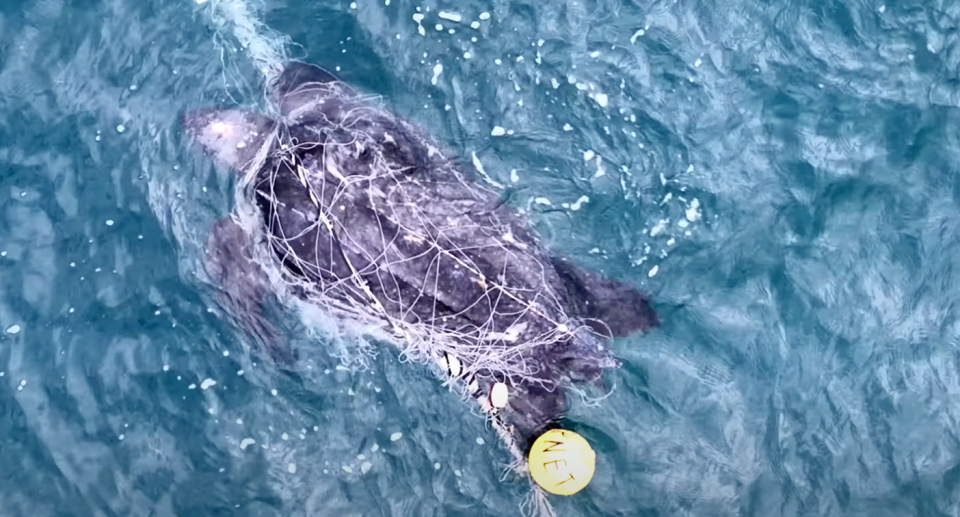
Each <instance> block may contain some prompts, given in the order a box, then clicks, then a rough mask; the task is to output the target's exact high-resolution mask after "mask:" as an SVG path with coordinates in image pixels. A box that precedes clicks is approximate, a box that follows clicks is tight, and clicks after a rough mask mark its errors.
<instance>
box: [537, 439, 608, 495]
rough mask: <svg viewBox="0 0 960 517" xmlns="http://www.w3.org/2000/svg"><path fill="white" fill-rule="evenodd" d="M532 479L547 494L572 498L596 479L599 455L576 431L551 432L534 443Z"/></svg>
mask: <svg viewBox="0 0 960 517" xmlns="http://www.w3.org/2000/svg"><path fill="white" fill-rule="evenodd" d="M528 460H529V462H530V475H531V476H532V477H533V480H534V481H535V482H536V483H537V484H538V485H540V487H542V488H543V489H544V490H546V491H547V492H550V493H551V494H556V495H573V494H576V493H577V492H579V491H581V490H583V488H584V487H585V486H587V485H588V484H589V483H590V480H591V479H593V472H594V469H595V468H596V463H597V453H595V452H593V449H592V448H590V444H589V443H587V441H586V440H585V439H584V438H583V437H582V436H580V435H579V434H577V433H575V432H573V431H567V430H565V429H551V430H549V431H547V432H545V433H543V434H542V435H540V437H539V438H537V441H535V442H533V447H532V448H531V449H530V455H529V458H528Z"/></svg>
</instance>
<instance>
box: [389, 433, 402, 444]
mask: <svg viewBox="0 0 960 517" xmlns="http://www.w3.org/2000/svg"><path fill="white" fill-rule="evenodd" d="M400 438H403V433H393V434H391V435H390V441H391V442H395V441H397V440H399V439H400Z"/></svg>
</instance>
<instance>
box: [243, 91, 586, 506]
mask: <svg viewBox="0 0 960 517" xmlns="http://www.w3.org/2000/svg"><path fill="white" fill-rule="evenodd" d="M291 99H294V100H295V101H296V103H292V102H291V105H293V106H294V107H293V108H288V107H286V106H285V104H284V103H285V102H286V101H288V100H291ZM274 100H275V101H277V102H276V103H275V104H276V105H275V106H273V107H272V110H273V111H274V115H276V116H278V118H279V120H281V122H280V123H279V124H278V125H277V127H275V128H274V129H273V130H272V132H271V133H270V135H269V136H268V138H267V139H266V141H265V143H264V145H263V146H262V147H261V149H260V150H259V152H258V154H257V157H256V158H255V159H254V160H253V162H252V164H251V165H250V166H249V167H247V169H246V170H245V171H244V175H243V177H242V179H241V181H239V182H238V186H237V188H238V193H237V194H238V195H237V196H236V197H237V202H238V207H237V214H238V218H239V220H240V223H241V225H242V226H243V227H244V228H245V229H246V230H247V231H248V232H249V233H250V234H251V236H252V237H253V239H254V241H255V242H259V243H261V244H262V245H261V246H255V249H256V250H257V251H256V253H258V254H259V256H258V257H256V258H257V260H258V262H259V263H261V264H265V265H268V264H276V263H277V258H280V259H281V260H280V262H281V263H282V264H283V265H284V267H270V266H267V269H268V274H269V275H270V276H271V277H272V279H274V280H275V282H278V283H279V285H284V286H286V288H287V289H286V290H287V292H288V293H289V294H290V295H291V296H292V297H295V298H299V299H301V300H307V301H308V302H309V303H311V304H313V305H316V306H319V307H322V308H323V309H324V310H325V311H326V312H327V313H329V314H331V315H334V316H335V317H337V318H338V319H341V320H343V321H346V322H349V325H350V326H352V327H354V328H364V329H367V330H368V331H373V333H374V334H375V335H374V336H372V337H380V338H385V339H388V340H389V341H390V342H392V343H394V344H396V345H397V346H398V347H399V348H400V350H401V356H402V357H403V358H405V359H408V360H412V361H416V362H419V363H424V364H433V365H445V364H446V363H445V361H446V358H447V357H449V356H452V357H456V358H457V359H459V362H460V363H462V366H463V370H462V373H461V374H460V375H457V376H455V377H447V384H448V385H449V384H451V383H454V382H456V381H460V382H458V383H457V384H456V385H457V386H459V388H460V390H459V391H460V393H461V395H462V396H463V397H464V399H468V398H470V397H473V398H476V399H477V401H478V402H480V405H481V407H482V408H483V410H484V412H485V413H486V414H487V415H488V416H489V417H490V422H491V424H492V425H493V426H494V427H495V429H496V430H497V432H498V434H499V435H500V437H501V439H502V440H503V441H504V443H505V444H506V445H507V446H508V447H509V448H510V450H511V452H512V454H513V456H514V459H515V461H514V463H513V464H512V465H511V467H512V468H513V470H515V471H517V472H520V473H526V471H527V465H526V458H525V457H524V455H523V453H522V451H521V450H520V447H519V445H518V443H517V441H516V439H515V437H514V436H513V434H512V432H511V429H510V428H509V427H508V426H507V425H505V424H504V422H503V421H502V420H501V419H500V417H499V415H498V414H497V412H496V410H495V409H494V408H492V407H491V406H490V404H489V402H488V400H487V399H486V398H484V397H482V396H478V393H480V394H482V392H484V390H481V389H480V383H483V385H484V386H489V385H491V384H492V383H494V382H504V383H506V384H508V385H511V386H518V385H519V384H520V383H524V384H527V385H537V386H539V387H543V388H545V389H548V390H549V389H553V388H554V387H555V386H554V382H555V379H556V375H555V374H554V372H544V371H542V370H543V369H544V368H546V367H547V366H545V365H544V364H543V362H542V361H541V360H539V359H540V358H542V357H545V356H546V355H547V354H546V353H543V354H537V353H534V352H535V351H537V349H539V348H541V347H551V346H556V345H557V344H558V343H565V342H567V341H569V340H570V339H572V337H573V334H574V333H576V332H580V331H581V330H586V331H589V327H586V326H584V325H583V324H582V323H575V322H574V320H571V319H570V318H569V317H568V316H567V315H566V313H565V311H564V308H563V307H564V306H563V302H562V300H560V299H558V296H557V294H556V293H558V292H559V290H558V289H557V284H556V278H555V275H554V278H548V275H547V271H552V269H548V268H550V267H551V266H550V265H549V264H547V263H546V260H547V259H546V257H545V256H544V255H543V254H542V252H541V251H540V250H539V247H538V246H537V243H536V241H535V239H534V238H533V237H532V232H530V231H529V229H528V228H527V227H526V226H525V225H524V224H523V222H522V221H521V220H520V219H519V218H517V217H516V216H514V215H512V214H511V213H510V212H509V211H507V210H506V209H505V208H501V207H500V203H499V199H498V197H497V196H496V195H495V194H494V193H492V192H490V191H488V190H486V189H485V188H483V187H482V186H480V185H478V184H476V183H472V182H470V181H468V180H467V179H466V178H465V177H464V176H463V175H462V173H461V172H460V171H459V170H458V168H457V167H456V164H454V163H452V162H450V161H448V160H446V159H445V158H443V156H442V155H441V153H440V151H439V150H437V149H436V147H434V146H433V145H432V144H431V143H430V142H428V141H427V140H426V139H425V137H423V136H421V133H420V132H419V131H416V130H415V129H414V128H413V127H411V126H410V125H408V124H406V123H405V122H402V121H398V120H397V119H396V118H394V117H392V116H390V115H389V114H387V113H386V112H385V111H383V110H382V109H381V108H380V107H379V106H377V105H376V104H375V103H373V102H372V99H361V98H358V97H356V96H354V95H353V94H352V92H350V91H349V90H348V89H346V88H345V87H343V86H342V85H340V84H339V83H322V84H320V83H311V84H306V85H301V87H300V88H298V89H296V90H294V91H292V92H287V94H286V96H285V97H283V98H279V99H274ZM305 118H309V120H310V123H309V124H297V123H296V122H295V121H302V120H304V119H305ZM371 121H373V122H371ZM378 121H382V122H384V124H385V125H382V124H379V123H378ZM391 124H392V125H391ZM305 128H307V129H305ZM308 128H321V129H319V130H317V129H308ZM401 138H404V139H408V141H409V140H410V139H413V140H414V142H412V143H413V144H415V145H414V147H416V148H418V149H427V150H429V152H428V153H427V154H428V156H426V157H423V156H419V157H413V158H415V159H423V160H426V163H421V164H419V166H415V165H412V164H411V163H409V161H410V160H411V159H412V158H411V157H410V156H400V155H399V152H400V151H401V150H402V149H401V148H402V147H403V146H402V145H396V144H397V142H396V141H395V140H393V139H401ZM391 145H393V147H395V148H396V150H394V151H391V149H393V148H392V147H391ZM414 161H416V160H414ZM414 169H416V170H414ZM425 183H431V184H430V185H429V186H427V185H425ZM291 185H293V186H294V187H295V189H294V191H293V193H291ZM428 187H429V188H428ZM428 193H429V194H430V195H429V196H428ZM291 196H293V197H291ZM297 196H299V197H297ZM437 197H439V199H437ZM294 198H296V199H294ZM358 213H359V214H363V215H364V216H365V217H366V219H364V218H361V217H359V216H357V214H358ZM291 221H296V222H297V224H290V223H291ZM372 237H373V238H372ZM481 257H483V260H481ZM490 257H495V258H494V259H489V258H490ZM491 268H495V269H491ZM451 275H454V276H457V279H456V282H459V284H456V285H454V284H451V283H450V282H451V280H450V278H445V277H449V276H451ZM451 289H452V290H453V294H451V292H452V291H451ZM471 293H473V294H471ZM458 297H459V298H458ZM464 297H466V298H464ZM463 299H469V302H470V303H467V304H459V306H458V302H460V301H462V300H463ZM451 307H454V308H453V309H452V308H451ZM478 314H479V315H482V317H481V318H479V319H478V318H477V315H478ZM376 329H381V330H379V331H378V330H376ZM368 351H369V349H366V350H363V351H362V352H363V353H366V352H368ZM361 355H362V354H361ZM534 492H535V493H534V494H533V499H532V500H531V501H530V503H531V505H532V507H533V508H536V509H538V511H539V513H540V514H544V515H551V514H552V510H550V509H549V504H548V503H546V499H545V497H544V495H543V493H542V492H540V490H539V488H538V487H536V486H535V485H534Z"/></svg>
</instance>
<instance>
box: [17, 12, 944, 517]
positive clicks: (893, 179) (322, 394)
mask: <svg viewBox="0 0 960 517" xmlns="http://www.w3.org/2000/svg"><path fill="white" fill-rule="evenodd" d="M235 3H236V4H239V5H243V6H244V7H245V8H246V10H247V15H249V19H252V20H255V21H256V22H258V23H260V24H262V26H260V27H259V28H258V29H257V31H259V33H260V34H261V36H263V37H264V38H267V41H273V42H280V41H286V42H287V45H286V50H287V52H288V55H289V57H294V58H302V59H305V60H307V61H311V62H314V63H317V64H321V65H323V66H325V67H327V68H329V69H337V70H338V73H339V75H340V77H341V78H343V79H344V80H347V81H350V82H351V83H353V84H355V85H357V86H358V87H359V88H361V89H363V90H364V91H366V92H369V93H373V94H377V95H380V96H381V97H382V102H383V103H384V105H385V106H387V107H388V108H389V109H391V110H393V111H395V112H398V113H400V114H402V115H404V116H406V117H409V118H410V119H412V120H414V121H415V122H416V123H418V124H420V125H421V126H423V127H426V128H428V129H429V130H430V131H431V132H432V133H433V134H434V135H435V136H436V137H437V138H438V139H439V140H440V141H442V142H443V143H444V145H445V146H446V147H447V148H448V149H450V150H452V151H454V152H455V153H457V154H459V155H461V156H462V157H464V163H465V164H467V166H471V165H472V164H473V163H474V161H476V162H478V163H480V164H481V165H482V167H483V169H484V170H485V172H486V174H487V175H489V177H490V178H491V180H492V181H495V182H497V183H498V184H500V185H501V187H498V188H500V189H501V190H502V191H503V192H504V193H505V196H506V198H507V199H508V200H509V202H510V203H512V204H514V205H515V206H516V207H517V208H519V209H523V210H525V211H526V212H527V213H528V214H529V217H530V218H531V219H532V221H533V222H534V224H535V225H536V226H537V228H538V229H539V230H540V231H541V233H542V235H543V238H544V242H545V243H546V244H547V245H549V246H550V247H552V248H553V249H556V250H558V251H559V252H562V253H564V254H567V255H569V256H571V257H574V258H575V259H576V260H577V261H579V262H581V263H583V264H584V265H587V266H589V267H591V268H594V269H598V270H602V271H603V272H604V273H605V274H607V275H609V276H611V277H614V278H617V279H619V280H622V281H625V282H629V283H631V284H633V285H635V286H637V287H638V288H640V289H642V290H644V291H646V292H648V293H650V294H651V296H652V298H653V300H655V303H656V308H657V310H658V311H659V312H660V315H661V319H662V325H661V326H660V327H659V328H657V329H655V330H653V331H652V332H649V333H647V334H643V335H634V336H631V337H629V338H623V339H617V340H615V341H614V342H613V343H612V345H611V346H612V347H613V349H614V350H615V351H616V353H617V354H618V355H619V356H620V357H622V358H623V359H624V365H623V367H622V369H620V370H617V371H612V372H609V374H608V376H607V381H608V384H609V385H611V386H614V390H613V392H612V394H611V395H610V396H609V397H608V398H606V399H604V400H603V401H602V402H600V403H599V404H598V405H590V404H586V403H585V402H584V401H582V400H581V399H580V398H578V397H571V405H570V413H569V415H568V416H569V424H568V425H570V426H571V427H572V428H573V429H575V430H577V431H578V432H580V433H581V434H583V435H584V436H585V437H587V439H588V440H590V442H591V443H592V444H593V446H594V448H595V449H596V450H597V453H598V464H597V471H596V475H595V477H594V479H593V482H592V483H591V484H590V486H589V487H588V488H587V489H585V490H584V491H583V492H581V493H579V494H577V495H575V496H572V497H569V498H562V497H552V498H551V501H552V502H553V505H554V508H555V509H556V511H557V514H558V515H559V516H561V517H573V516H601V515H602V516H607V515H611V516H681V515H682V516H698V517H699V516H704V517H709V516H734V515H737V516H755V517H770V516H780V515H782V516H801V515H804V516H871V517H879V516H897V517H904V516H957V515H958V514H960V503H958V501H960V435H958V432H957V427H958V425H960V351H958V345H960V339H958V338H960V320H958V307H957V296H958V293H960V290H958V289H960V285H958V284H960V282H958V278H960V276H958V275H960V219H958V212H960V176H958V173H960V141H958V140H960V110H958V105H960V75H958V74H960V38H958V27H960V4H958V3H956V2H949V1H937V0H933V1H926V2H917V1H904V2H891V3H890V4H888V5H884V4H883V3H882V1H881V0H873V1H850V0H844V1H837V0H831V1H783V0H774V1H772V2H759V1H756V0H732V1H719V0H691V1H684V2H675V1H653V2H646V1H643V2H631V1H613V0H560V1H549V2H535V1H530V0H514V1H509V2H508V1H504V0H493V1H478V0H464V1H457V2H453V1H450V0H427V1H424V2H421V3H416V2H413V1H411V0H392V1H389V2H386V1H384V0H356V3H355V5H354V6H351V2H350V1H348V0H336V1H334V0H319V1H304V0H264V1H263V2H257V1H255V0H247V2H246V3H242V2H239V1H237V2H235ZM221 7H222V6H221ZM216 9H217V8H216V6H214V5H213V2H204V3H199V4H198V3H197V2H196V1H195V0H156V1H149V2H148V1H135V0H84V1H80V0H78V1H68V0H35V1H17V0H3V1H2V2H0V252H2V253H0V372H2V373H0V375H2V377H0V515H2V516H4V517H6V516H29V517H40V516H77V517H86V516H124V517H125V516H144V517H146V516H156V517H161V516H177V517H194V516H227V515H230V516H234V515H236V516H502V515H517V514H519V506H518V505H519V503H520V502H521V500H522V499H523V497H524V496H525V495H526V494H528V492H529V490H528V486H527V484H526V482H524V481H520V480H517V479H516V478H512V477H509V476H508V477H507V479H506V480H504V481H501V480H500V476H501V473H502V472H503V465H504V464H505V463H507V462H509V461H510V456H509V453H508V452H507V451H506V450H505V449H504V448H503V447H502V446H501V445H500V444H499V441H498V439H497V437H496V434H495V433H494V432H493V431H492V430H491V429H490V428H489V427H488V426H486V425H485V424H484V422H483V420H482V419H481V418H479V417H478V416H476V410H475V409H474V408H472V407H470V406H467V405H465V404H463V403H462V402H461V401H460V400H459V399H458V397H457V396H455V395H454V394H452V393H450V392H448V391H447V390H446V389H445V388H443V387H442V386H441V385H440V382H439V381H438V380H437V379H436V378H434V377H433V375H432V374H431V373H430V371H429V370H428V369H426V368H424V367H423V366H420V365H417V364H412V363H409V362H405V361H403V360H401V359H400V358H398V357H397V353H396V349H393V348H389V347H386V346H385V347H383V348H381V349H380V353H379V354H378V355H377V356H376V358H375V360H373V361H372V363H371V364H370V366H369V368H367V369H364V370H346V369H344V368H339V369H338V368H337V366H338V364H340V360H339V359H338V358H337V354H335V353H333V352H332V350H331V347H330V346H328V343H327V342H325V341H324V340H323V339H319V338H317V337H316V336H315V334H314V333H311V331H310V330H309V327H310V321H308V320H307V319H305V318H303V317H301V316H293V315H291V313H290V312H289V311H285V309H284V308H283V307H280V306H277V307H275V309H276V310H275V311H274V312H275V314H274V315H273V316H272V317H274V318H275V320H276V321H278V322H282V324H283V325H284V326H283V329H284V334H285V336H286V337H287V338H288V339H289V340H290V342H291V343H292V344H293V346H295V347H296V348H297V349H298V350H299V351H300V362H299V363H298V365H297V367H296V368H295V369H294V370H293V371H287V370H284V369H281V368H279V367H278V366H277V365H276V364H274V363H273V362H272V361H271V360H270V358H269V356H267V355H265V354H264V353H263V352H262V351H260V350H258V349H255V348H253V347H252V346H251V341H250V339H248V337H247V336H245V335H244V334H243V332H242V331H240V330H239V329H238V328H235V327H234V326H233V325H232V324H230V323H229V320H228V319H227V318H225V317H224V315H223V314H221V313H220V312H219V310H215V309H214V304H213V302H212V298H211V289H212V288H211V286H210V285H209V284H208V283H207V282H206V281H205V280H204V278H205V277H204V276H203V273H202V271H203V253H202V245H203V242H204V241H205V239H206V235H207V232H208V231H209V229H210V227H211V225H212V224H213V222H214V221H215V220H216V219H217V218H219V217H223V216H225V215H226V214H228V213H229V211H230V210H231V207H232V203H233V199H232V197H233V182H234V179H235V178H233V177H232V176H231V174H230V173H229V172H228V171H225V170H222V169H220V168H217V167H215V166H214V165H213V164H212V163H211V161H210V159H209V158H207V157H204V156H203V155H202V153H198V152H197V150H196V149H194V148H192V147H191V145H190V143H189V142H188V141H187V139H186V138H185V135H183V134H182V132H181V130H180V127H179V120H180V117H181V116H182V115H183V113H185V112H186V111H187V110H190V109H197V108H201V107H207V106H213V105H231V106H234V105H244V106H248V107H249V106H262V105H263V104H264V102H265V101H264V92H263V84H262V82H263V75H262V74H261V73H260V71H259V69H258V65H257V61H256V59H254V58H252V57H251V53H250V52H249V50H250V49H249V48H248V49H244V48H243V46H242V45H241V43H240V42H239V41H238V39H237V34H238V33H237V31H236V27H237V24H236V23H235V21H234V22H231V21H224V19H223V16H221V15H217V14H215V13H216V12H218V11H217V10H216ZM441 10H442V11H448V12H453V13H458V14H460V15H461V16H462V19H461V21H459V22H454V21H450V20H447V19H444V18H441V17H440V16H439V11H441ZM418 12H419V13H420V14H422V15H423V19H422V20H420V21H419V22H418V21H417V19H415V17H414V15H415V14H417V13H418ZM484 12H486V13H489V17H486V16H483V17H481V13H484ZM218 16H219V18H218ZM474 21H476V22H478V27H477V28H473V27H471V22H474ZM438 24H441V25H442V27H440V28H438ZM420 26H422V27H423V33H424V35H421V34H420V33H419V30H418V28H419V27H420ZM451 29H453V33H451V32H450V30H451ZM641 31H642V32H641ZM474 38H475V40H474ZM437 64H441V65H442V70H439V69H438V68H437V67H436V65H437ZM121 126H122V127H121ZM497 127H499V128H502V133H503V134H499V133H500V132H501V130H495V128H497ZM121 129H122V130H121ZM495 133H496V134H495ZM498 134H499V136H497V135H498ZM474 154H475V155H476V160H474V158H473V156H474ZM548 202H549V204H548ZM241 372H242V373H241ZM208 379H209V380H212V381H215V384H213V385H211V384H210V382H209V381H208V382H207V383H204V381H206V380H208ZM204 387H205V388H206V389H204ZM591 395H593V396H595V395H597V393H591ZM245 439H252V440H254V441H255V443H254V444H253V445H247V446H246V447H244V448H241V444H242V443H249V442H243V441H244V440H245Z"/></svg>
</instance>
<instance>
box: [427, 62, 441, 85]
mask: <svg viewBox="0 0 960 517" xmlns="http://www.w3.org/2000/svg"><path fill="white" fill-rule="evenodd" d="M442 73H443V65H441V64H440V63H437V64H436V65H433V79H430V82H431V83H433V84H437V78H438V77H440V74H442Z"/></svg>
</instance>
